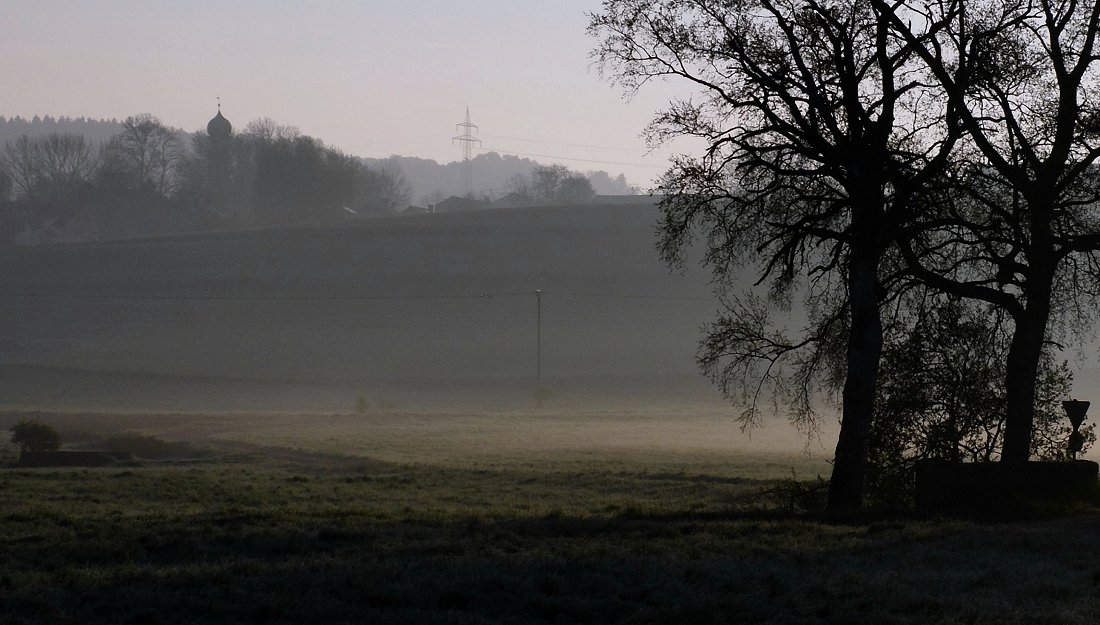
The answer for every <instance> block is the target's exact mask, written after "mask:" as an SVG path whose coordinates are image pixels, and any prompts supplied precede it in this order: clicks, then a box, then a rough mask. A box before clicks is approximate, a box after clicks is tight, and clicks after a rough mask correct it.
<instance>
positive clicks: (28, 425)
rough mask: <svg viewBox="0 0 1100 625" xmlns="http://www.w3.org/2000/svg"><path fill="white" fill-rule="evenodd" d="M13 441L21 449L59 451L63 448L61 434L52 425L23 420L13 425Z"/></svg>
mask: <svg viewBox="0 0 1100 625" xmlns="http://www.w3.org/2000/svg"><path fill="white" fill-rule="evenodd" d="M11 442H12V443H15V444H16V445H19V449H20V451H57V450H58V449H61V434H60V433H58V431H57V430H56V429H54V427H53V426H52V425H48V424H45V423H42V422H40V421H39V420H38V419H33V420H31V421H27V420H22V421H20V422H19V423H16V424H15V425H13V426H11Z"/></svg>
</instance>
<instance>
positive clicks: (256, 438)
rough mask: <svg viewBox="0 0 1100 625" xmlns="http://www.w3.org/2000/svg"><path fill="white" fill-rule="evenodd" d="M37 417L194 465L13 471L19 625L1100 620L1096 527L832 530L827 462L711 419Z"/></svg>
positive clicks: (8, 594) (84, 444) (8, 541)
mask: <svg viewBox="0 0 1100 625" xmlns="http://www.w3.org/2000/svg"><path fill="white" fill-rule="evenodd" d="M28 417H37V418H40V419H41V420H43V421H46V422H49V423H52V424H54V425H55V426H57V427H58V428H59V429H60V430H62V432H63V433H65V437H66V440H67V441H69V444H70V446H71V447H73V448H89V447H93V448H94V447H96V446H102V445H103V444H104V442H105V441H107V440H108V439H111V438H114V437H117V436H119V435H121V434H126V433H130V434H134V433H140V434H143V435H146V436H155V437H157V438H159V439H162V440H165V441H177V442H181V443H186V444H185V445H184V444H180V445H176V446H175V447H173V451H172V453H171V454H170V455H169V456H168V457H162V458H161V459H159V460H146V461H142V462H140V463H137V464H135V465H133V466H118V467H111V468H100V469H34V470H30V469H18V468H5V469H3V470H0V498H2V500H3V504H2V507H0V510H2V512H0V531H2V542H0V544H2V545H3V548H2V549H0V622H3V623H188V624H195V623H301V622H309V623H1093V622H1096V621H1097V619H1098V617H1100V562H1097V561H1096V557H1095V554H1097V553H1098V552H1100V532H1098V531H1097V529H1100V528H1098V519H1097V517H1095V516H1092V515H1088V514H1085V515H1081V516H1075V517H1071V518H1063V519H1057V520H1045V521H1038V522H1031V523H1017V524H999V525H981V524H972V523H964V522H949V521H938V520H915V519H897V518H894V519H883V518H880V519H876V520H869V521H864V522H861V523H851V524H830V523H825V522H822V521H820V520H817V519H816V518H815V517H813V516H812V515H807V514H805V513H803V512H800V506H801V504H802V503H804V501H803V500H804V499H807V498H811V499H812V498H814V497H815V496H817V493H815V492H814V482H815V479H814V478H815V476H816V475H817V474H818V473H825V472H827V470H828V466H827V463H825V461H824V460H823V458H824V457H825V455H826V454H824V453H823V452H822V450H820V445H816V446H815V445H811V446H810V447H809V449H810V451H811V452H812V453H810V454H803V453H799V452H798V451H796V450H792V448H791V447H790V446H789V445H786V442H787V441H780V440H779V439H780V438H781V437H780V436H779V435H778V434H771V435H757V436H756V437H755V438H754V440H753V441H752V442H748V441H746V440H745V439H744V438H743V437H740V436H737V435H736V431H735V428H734V427H733V425H732V424H731V423H729V421H728V419H723V418H720V415H708V414H693V415H691V416H688V415H684V414H668V413H664V414H662V413H660V412H658V411H653V412H646V411H624V412H614V411H599V412H595V411H594V412H588V413H585V412H579V411H577V412H570V413H567V414H561V413H556V412H555V411H553V410H550V409H548V410H545V411H535V410H531V411H526V412H524V411H508V412H500V413H477V412H465V413H464V412H432V413H410V412H382V413H370V414H367V415H277V414H275V415H256V414H251V415H213V414H204V415H145V414H35V415H31V414H17V413H9V414H4V415H2V416H0V426H4V427H7V425H8V424H10V423H12V422H14V421H15V420H17V419H19V418H28ZM769 436H771V438H769ZM795 449H796V448H795ZM3 453H4V454H5V457H4V461H5V462H10V461H11V460H13V459H14V450H13V449H12V448H10V447H8V448H7V449H4V450H3ZM792 471H794V475H796V476H797V477H798V478H799V479H800V480H805V481H804V482H795V481H792V480H790V479H789V478H790V477H791V475H792Z"/></svg>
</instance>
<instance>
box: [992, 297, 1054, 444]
mask: <svg viewBox="0 0 1100 625" xmlns="http://www.w3.org/2000/svg"><path fill="white" fill-rule="evenodd" d="M1029 287H1031V288H1030V289H1029V291H1028V305H1027V308H1026V309H1025V310H1024V312H1023V313H1022V314H1021V315H1020V316H1019V318H1018V319H1016V320H1015V321H1016V328H1015V330H1014V331H1013V333H1012V345H1010V346H1009V349H1008V359H1007V361H1006V363H1005V400H1006V406H1005V439H1004V448H1003V450H1002V452H1001V462H1007V463H1023V462H1027V461H1028V459H1029V458H1030V457H1031V432H1032V428H1033V425H1034V422H1035V383H1036V378H1037V377H1038V372H1039V360H1040V358H1041V357H1042V355H1043V339H1044V338H1045V336H1046V330H1047V322H1048V320H1049V319H1050V291H1051V287H1050V281H1049V280H1048V281H1046V284H1040V285H1035V284H1034V283H1031V284H1029ZM1044 287H1045V288H1044Z"/></svg>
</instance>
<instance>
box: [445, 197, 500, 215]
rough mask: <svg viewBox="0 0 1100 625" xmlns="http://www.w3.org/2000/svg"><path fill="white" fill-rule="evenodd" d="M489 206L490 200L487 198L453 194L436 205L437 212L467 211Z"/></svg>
mask: <svg viewBox="0 0 1100 625" xmlns="http://www.w3.org/2000/svg"><path fill="white" fill-rule="evenodd" d="M486 208H489V202H487V201H485V200H475V199H473V198H467V197H458V196H457V195H452V196H451V197H449V198H447V199H445V200H443V201H442V202H439V203H438V204H436V205H435V212H437V213H462V212H466V211H477V210H484V209H486Z"/></svg>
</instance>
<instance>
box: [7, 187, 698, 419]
mask: <svg viewBox="0 0 1100 625" xmlns="http://www.w3.org/2000/svg"><path fill="white" fill-rule="evenodd" d="M655 219H656V211H655V209H654V208H653V206H652V205H649V204H645V203H642V204H637V205H627V206H616V207H599V208H596V207H576V208H553V209H528V210H513V211H485V212H479V213H467V214H451V215H425V216H419V217H408V218H399V219H390V220H376V221H370V222H364V223H357V224H354V225H346V226H340V227H325V228H295V229H269V230H255V231H247V232H226V233H213V234H195V235H185V236H177V237H167V238H158V239H147V240H131V241H118V242H109V243H85V244H72V245H57V246H43V247H38V248H20V249H10V250H4V251H2V252H0V293H3V294H4V295H3V297H2V298H0V367H2V368H3V369H2V371H0V375H3V376H4V379H5V382H6V386H7V389H6V392H5V396H4V397H3V399H0V402H4V403H5V404H7V405H22V406H27V405H31V406H39V405H43V404H47V405H51V406H59V407H64V406H79V407H85V406H91V407H96V406H104V407H117V406H123V407H125V406H131V407H134V406H137V407H140V406H144V405H146V404H150V403H151V404H155V405H158V406H162V407H168V408H172V407H175V406H177V405H178V404H187V407H194V404H195V403H196V402H197V403H198V404H200V406H199V407H209V408H225V407H227V406H228V407H240V408H252V407H257V406H259V405H260V404H270V403H277V404H279V405H283V406H286V407H287V408H293V409H302V408H305V407H310V406H314V407H315V406H318V405H321V406H326V407H327V406H329V405H331V406H333V407H339V406H345V407H346V406H348V405H350V402H351V400H350V399H348V395H349V394H350V393H353V392H356V391H355V389H359V391H358V392H367V393H368V394H371V395H372V396H374V397H376V398H379V399H382V398H384V397H397V398H400V399H401V400H403V401H407V400H408V399H409V398H410V397H416V398H417V399H419V400H428V399H431V398H439V399H441V400H443V399H446V398H448V397H463V398H466V399H475V398H476V399H484V396H485V395H486V394H489V392H490V391H492V392H494V393H497V392H500V393H503V394H504V395H508V396H509V397H512V398H513V399H514V398H515V397H524V398H526V397H527V396H528V395H529V393H530V391H531V389H533V387H534V377H535V374H536V350H537V342H536V341H537V339H536V336H537V331H538V327H537V308H536V298H535V294H534V291H535V290H536V289H541V291H542V292H543V295H542V372H543V377H544V382H545V383H546V385H547V386H550V387H551V389H552V390H554V391H555V392H557V393H558V395H559V397H561V398H562V399H563V400H564V399H565V398H568V397H581V396H583V395H585V394H592V393H597V394H608V393H612V394H615V393H621V394H625V395H635V394H638V393H641V394H642V395H647V396H653V397H660V396H662V395H663V394H666V393H667V394H670V395H680V396H682V395H684V394H688V395H694V396H700V397H706V398H708V399H711V400H713V399H714V392H713V390H712V389H710V387H709V386H708V385H707V384H706V382H705V380H702V379H701V378H700V377H699V376H698V374H697V373H696V370H695V364H694V350H695V344H696V341H697V339H698V330H699V326H700V325H701V324H702V323H703V322H705V321H706V320H708V319H709V318H710V317H711V316H712V315H713V312H714V310H715V308H716V305H715V303H714V301H713V299H712V298H711V296H710V291H709V288H708V286H707V281H706V278H705V276H704V275H702V274H701V272H694V273H689V274H687V275H679V274H675V273H672V272H670V271H669V270H668V269H667V268H666V267H665V266H664V265H663V264H662V263H661V262H660V261H659V260H658V258H657V256H656V252H655V248H654V223H655ZM517 393H518V395H517ZM509 394H510V395H509ZM139 400H140V401H139Z"/></svg>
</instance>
